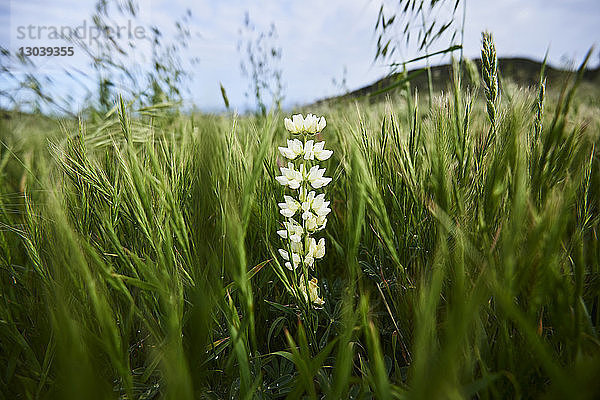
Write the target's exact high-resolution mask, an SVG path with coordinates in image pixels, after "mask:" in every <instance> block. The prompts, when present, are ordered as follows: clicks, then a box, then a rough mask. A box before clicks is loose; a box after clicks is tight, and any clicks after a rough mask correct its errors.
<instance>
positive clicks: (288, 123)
mask: <svg viewBox="0 0 600 400" xmlns="http://www.w3.org/2000/svg"><path fill="white" fill-rule="evenodd" d="M283 123H284V125H285V129H287V130H288V131H290V132H291V133H300V132H302V131H303V130H304V118H302V115H300V114H296V115H294V116H292V119H289V118H286V119H284V120H283Z"/></svg>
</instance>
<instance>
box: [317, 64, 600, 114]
mask: <svg viewBox="0 0 600 400" xmlns="http://www.w3.org/2000/svg"><path fill="white" fill-rule="evenodd" d="M473 61H474V62H475V64H476V65H477V68H478V70H479V71H481V59H476V60H473ZM498 68H499V71H500V74H501V82H502V81H506V80H509V81H512V82H514V83H516V84H518V85H521V86H531V85H537V82H538V80H539V75H540V70H541V68H542V63H541V62H538V61H534V60H531V59H527V58H500V59H498ZM419 70H422V71H423V73H421V74H418V75H417V76H415V78H414V79H411V81H410V84H411V87H413V88H417V89H418V90H419V92H424V91H427V90H428V89H427V73H426V72H425V69H424V68H418V69H414V70H410V71H408V74H409V75H410V74H411V73H413V72H417V71H419ZM571 73H572V71H568V70H564V69H560V68H555V67H552V66H550V65H546V76H547V82H548V84H549V85H550V86H552V87H558V86H560V84H561V83H563V82H564V80H565V79H567V78H568V77H569V75H570V74H571ZM431 75H432V82H433V90H434V91H440V90H446V89H448V87H449V85H450V82H451V77H452V66H451V64H444V65H437V66H433V67H431ZM464 76H465V79H466V80H467V82H468V81H469V79H468V73H465V74H464ZM400 78H401V74H399V73H396V74H391V75H388V76H386V77H384V78H381V79H380V80H378V81H376V82H374V83H372V84H370V85H367V86H364V87H362V88H359V89H356V90H353V91H351V92H349V93H347V94H345V95H342V96H336V97H331V98H327V99H323V100H320V101H318V102H317V103H327V102H330V101H337V100H344V99H353V98H359V97H364V96H370V100H371V101H378V100H381V99H382V98H384V97H385V96H386V95H388V94H390V93H391V92H393V91H394V90H391V91H385V92H384V93H378V92H380V91H383V89H385V88H387V87H389V86H391V85H393V84H394V83H395V82H397V81H398V80H399V79H400ZM584 80H585V81H588V82H590V83H592V84H594V85H600V67H599V68H595V69H588V70H587V71H586V72H585V74H584Z"/></svg>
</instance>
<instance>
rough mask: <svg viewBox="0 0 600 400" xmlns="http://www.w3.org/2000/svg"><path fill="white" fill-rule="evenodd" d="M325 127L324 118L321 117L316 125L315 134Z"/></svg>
mask: <svg viewBox="0 0 600 400" xmlns="http://www.w3.org/2000/svg"><path fill="white" fill-rule="evenodd" d="M325 126H327V122H326V121H325V117H321V119H319V123H318V124H317V132H321V131H322V130H323V129H325Z"/></svg>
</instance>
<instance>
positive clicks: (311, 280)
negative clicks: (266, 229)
mask: <svg viewBox="0 0 600 400" xmlns="http://www.w3.org/2000/svg"><path fill="white" fill-rule="evenodd" d="M284 123H285V127H286V129H287V130H288V131H289V132H290V133H292V134H295V135H302V140H300V139H298V138H294V139H291V140H290V139H288V141H287V147H279V152H280V153H281V155H282V156H283V157H284V158H286V159H287V160H288V163H287V166H286V167H284V166H282V167H280V170H281V175H280V176H277V177H276V178H275V179H276V180H277V182H279V183H280V184H281V185H283V186H285V187H287V188H289V189H290V190H291V195H288V194H286V195H284V196H283V200H284V201H283V202H282V203H279V208H280V210H279V211H280V213H281V215H283V216H284V217H285V218H286V220H285V221H284V222H283V224H282V225H283V226H282V228H283V229H281V230H278V231H277V234H278V235H279V236H280V237H281V238H282V239H283V241H284V244H285V246H284V247H285V248H282V249H279V254H280V256H281V258H283V260H284V265H285V267H286V268H287V269H288V270H290V271H292V274H293V277H294V279H293V282H294V284H295V285H294V287H295V288H296V290H297V292H298V295H299V296H300V297H301V298H302V300H303V301H305V302H310V303H312V304H313V305H314V306H315V307H321V306H322V305H323V304H325V301H324V300H323V299H322V298H321V297H320V296H319V283H318V280H317V278H316V277H314V276H313V277H309V275H310V273H311V271H312V272H313V273H314V272H316V260H318V259H321V258H323V257H324V256H325V239H324V238H320V239H318V241H317V239H316V238H315V235H316V234H317V232H319V231H321V230H322V229H324V228H325V225H326V224H327V214H329V212H330V211H331V209H330V208H329V201H327V200H326V199H325V193H317V192H318V191H319V190H323V188H324V187H325V186H327V185H328V184H329V183H330V182H331V178H329V177H326V176H324V174H325V168H321V167H320V166H319V164H317V161H325V160H327V159H329V157H331V155H332V154H333V151H331V150H326V149H325V142H324V141H317V142H315V139H316V138H311V139H308V138H309V137H311V136H312V135H315V134H316V133H319V132H321V131H322V130H323V129H324V128H325V126H326V121H325V118H324V117H320V118H317V117H316V116H314V115H312V114H308V115H307V116H306V117H303V116H302V115H301V114H297V115H294V116H292V118H291V119H289V118H285V120H284ZM307 139H308V140H307Z"/></svg>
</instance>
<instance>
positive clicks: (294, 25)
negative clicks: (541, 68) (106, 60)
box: [0, 0, 600, 112]
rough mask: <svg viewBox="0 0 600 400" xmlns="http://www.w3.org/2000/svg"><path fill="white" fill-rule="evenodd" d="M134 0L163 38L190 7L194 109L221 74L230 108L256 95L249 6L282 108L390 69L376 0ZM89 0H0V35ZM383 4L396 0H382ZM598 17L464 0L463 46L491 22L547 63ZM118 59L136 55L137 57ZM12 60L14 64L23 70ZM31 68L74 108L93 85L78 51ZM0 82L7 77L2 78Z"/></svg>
mask: <svg viewBox="0 0 600 400" xmlns="http://www.w3.org/2000/svg"><path fill="white" fill-rule="evenodd" d="M138 1H139V3H140V10H141V14H140V15H138V18H137V20H136V21H134V24H139V25H145V26H149V25H150V24H153V25H156V26H158V27H159V28H160V29H161V30H162V31H163V32H164V34H165V37H166V38H172V37H173V35H174V28H173V27H174V22H175V21H176V20H177V19H178V18H180V16H182V15H183V14H184V13H185V11H186V10H187V9H190V11H191V14H192V16H191V18H190V20H189V28H190V34H191V38H190V41H189V47H188V48H186V49H184V51H183V52H182V56H183V58H184V59H189V58H192V57H193V58H197V59H198V63H197V64H194V65H192V64H187V63H186V64H185V66H186V68H188V69H189V70H190V72H191V74H192V75H191V77H190V79H189V81H188V82H187V83H186V89H187V90H186V91H185V92H184V100H185V103H186V104H187V105H188V106H191V105H195V106H197V107H198V108H199V109H201V110H205V111H218V110H221V109H223V100H222V98H221V92H220V84H222V85H223V87H224V88H225V89H226V91H227V95H228V98H229V100H230V103H231V106H232V108H234V109H236V110H238V111H240V112H243V111H245V110H247V109H249V108H251V107H252V106H253V100H252V99H251V98H247V97H246V96H245V95H244V93H245V92H246V91H247V89H248V78H247V77H244V76H243V75H242V73H241V69H240V60H241V57H242V54H241V53H240V52H239V51H238V46H237V45H238V42H239V41H240V34H239V30H240V28H241V27H242V25H243V22H244V16H245V14H246V13H248V15H249V17H250V19H251V21H252V22H253V24H254V25H255V26H256V28H257V31H267V30H268V29H269V26H270V25H271V24H274V25H275V27H276V30H277V34H278V37H277V40H276V44H277V45H278V47H280V48H281V49H282V56H281V60H280V62H279V68H280V70H281V71H282V83H283V86H284V90H283V94H284V102H283V105H284V107H286V108H292V107H293V106H295V105H300V104H306V103H310V102H312V101H314V100H316V99H320V98H324V97H327V96H332V95H336V94H339V93H340V92H341V91H343V89H342V88H341V87H340V86H339V85H335V84H334V83H333V79H336V80H337V81H338V82H340V81H341V80H342V78H343V77H344V71H346V73H345V79H346V87H347V88H348V89H350V90H353V89H357V88H360V87H362V86H364V85H368V84H370V83H372V82H373V81H375V80H377V79H379V78H381V77H382V76H384V75H385V74H386V73H387V72H388V68H387V67H386V66H385V65H384V64H383V63H382V62H374V60H373V57H374V54H375V43H376V35H375V33H374V26H375V22H376V20H377V15H378V12H379V7H380V5H381V1H383V0H329V1H323V0H321V1H318V0H302V1H290V0H279V1H276V0H272V1H240V0H231V1H224V0H219V1H217V0H212V1H207V0H200V1H195V2H191V1H183V0H138ZM94 3H95V1H93V0H83V1H82V0H53V1H52V2H47V1H45V0H29V1H23V0H0V26H1V27H3V28H0V44H1V45H2V46H3V47H8V48H10V49H11V50H13V51H16V50H17V49H18V47H21V46H26V45H28V46H41V45H51V44H53V43H49V42H48V40H46V41H44V40H43V39H41V38H38V37H35V38H31V37H26V38H25V39H22V38H20V39H19V36H18V33H19V31H18V30H17V29H18V27H19V26H27V25H31V24H33V25H35V26H41V25H43V26H57V27H59V26H65V25H66V26H71V27H73V26H80V25H82V23H83V21H85V22H86V23H87V24H88V27H89V25H90V21H91V18H90V15H91V13H92V10H93V6H94ZM386 4H387V5H388V6H389V5H393V4H395V2H394V1H388V0H386ZM459 13H461V11H459ZM461 16H462V14H461ZM118 22H119V23H123V24H125V23H126V22H127V21H125V20H123V21H120V20H119V21H118ZM598 26H600V1H599V0H496V1H483V0H467V2H466V24H465V37H464V54H465V56H467V57H470V58H475V57H478V56H479V54H480V44H481V32H482V31H483V30H489V31H490V32H492V33H493V35H494V39H495V42H496V49H497V52H498V55H499V56H500V57H508V56H511V57H512V56H520V57H521V56H522V57H529V58H533V59H536V60H541V59H543V57H544V55H545V53H546V51H548V57H549V61H550V63H551V64H552V65H555V66H565V65H572V64H574V65H576V64H578V63H579V62H580V61H581V59H582V58H583V56H584V55H585V53H586V52H587V50H588V49H589V48H590V47H591V46H592V45H594V44H595V45H599V44H600V29H598ZM88 29H89V28H88ZM20 32H21V33H23V31H22V30H21V31H20ZM44 33H46V32H44ZM42 36H43V35H42ZM46 39H47V38H46ZM133 42H135V43H134V44H135V45H136V49H137V50H136V52H135V54H136V59H135V62H137V63H141V64H142V65H147V64H148V62H149V59H150V58H151V50H150V47H149V45H148V44H147V41H141V40H138V41H136V39H135V38H134V39H133ZM417 55H418V54H417V53H416V52H415V51H414V50H409V49H405V50H403V51H402V52H400V53H398V60H399V61H402V60H406V59H410V58H413V57H415V56H417ZM36 59H38V60H41V58H36ZM599 60H600V57H599V56H598V52H597V51H596V52H595V54H594V56H593V58H592V62H591V64H592V65H593V66H596V65H598V63H599ZM125 62H126V63H127V62H131V63H132V65H133V63H134V60H126V61H125ZM445 62H448V59H447V58H437V59H433V60H432V63H434V64H436V63H445ZM15 69H16V71H14V72H15V73H17V74H18V73H19V72H20V71H18V68H15ZM64 69H68V70H70V71H71V75H67V74H65V73H64ZM35 74H36V76H39V77H40V79H44V78H50V79H52V80H53V82H54V85H55V89H54V92H55V93H56V95H57V96H66V95H70V96H71V97H72V101H71V103H70V104H71V106H72V108H73V110H74V111H77V108H78V107H81V106H82V104H83V101H82V96H83V95H84V93H85V91H84V90H83V88H82V86H86V85H87V86H90V87H91V86H93V85H94V82H95V76H96V75H95V74H94V72H93V69H92V68H91V66H90V65H89V60H88V59H87V58H86V57H84V56H83V55H82V54H75V56H73V57H55V58H54V59H52V60H50V59H47V60H45V62H44V63H42V66H41V67H39V68H38V69H37V70H36V71H35ZM73 77H75V78H76V79H74V78H73ZM0 84H2V85H9V83H7V82H6V80H1V79H0Z"/></svg>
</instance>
